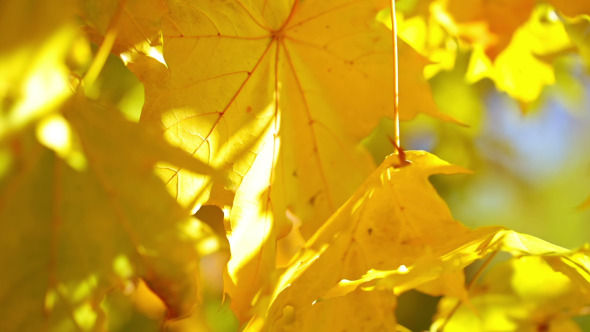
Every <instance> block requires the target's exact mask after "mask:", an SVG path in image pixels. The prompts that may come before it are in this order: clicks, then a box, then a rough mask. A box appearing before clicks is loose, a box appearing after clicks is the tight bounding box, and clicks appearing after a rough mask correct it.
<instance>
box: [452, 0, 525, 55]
mask: <svg viewBox="0 0 590 332" xmlns="http://www.w3.org/2000/svg"><path fill="white" fill-rule="evenodd" d="M534 6H535V1H534V0H491V1H488V0H476V1H460V0H449V1H447V2H446V7H445V11H446V13H447V14H448V15H449V16H450V18H452V20H453V21H454V25H453V26H452V27H451V30H452V31H454V32H455V33H457V35H458V36H459V37H461V38H464V39H466V40H467V41H468V42H469V43H472V44H476V45H480V46H481V47H483V49H484V50H485V53H486V54H487V55H488V57H489V58H490V59H492V60H494V59H495V58H496V56H498V54H500V53H501V52H502V50H504V48H505V47H506V46H507V45H508V44H509V43H510V40H511V39H512V35H513V33H514V32H515V31H516V29H517V28H518V27H519V26H521V25H522V24H523V23H524V22H526V21H527V20H528V18H529V16H530V14H531V12H532V10H533V7H534Z"/></svg>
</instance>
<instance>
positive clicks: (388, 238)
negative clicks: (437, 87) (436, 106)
mask: <svg viewBox="0 0 590 332" xmlns="http://www.w3.org/2000/svg"><path fill="white" fill-rule="evenodd" d="M407 156H408V162H402V161H401V160H400V159H399V156H398V155H391V156H390V157H388V158H387V159H386V160H385V161H384V162H383V164H382V165H381V166H380V167H379V168H378V169H377V170H376V171H375V172H374V173H373V175H371V177H370V178H369V179H368V180H367V181H366V182H365V183H364V184H363V185H362V186H361V187H360V188H359V189H358V190H357V192H356V193H355V195H353V196H352V198H351V199H349V200H348V201H347V203H346V204H345V205H343V206H342V207H341V208H340V209H339V210H338V211H337V212H336V213H335V214H334V215H333V216H332V217H331V218H330V219H329V220H328V221H327V222H326V224H325V225H324V226H322V228H320V230H318V232H316V234H315V235H314V236H313V237H312V238H311V239H310V240H309V241H308V242H307V243H306V245H305V248H304V250H303V251H302V252H301V254H300V255H298V256H296V257H294V259H293V260H292V262H291V265H290V266H289V268H288V269H287V270H286V271H285V272H284V273H283V275H282V276H281V278H280V280H279V283H278V286H277V288H276V289H275V293H274V295H273V301H272V303H271V306H270V308H269V311H268V316H267V320H266V324H267V326H268V327H273V328H277V329H280V328H281V327H284V328H294V329H295V330H299V329H300V328H303V329H311V325H308V324H309V321H308V319H309V320H310V321H311V322H313V321H315V319H316V318H313V317H324V318H323V319H325V320H328V321H334V320H335V319H336V318H330V317H333V316H329V317H328V316H326V315H328V314H330V313H331V314H335V312H342V311H348V310H352V309H353V307H350V306H351V305H353V304H354V303H356V301H355V300H354V298H355V297H356V296H363V297H368V298H372V297H373V296H374V297H375V298H374V300H375V301H377V299H378V298H381V296H383V295H382V294H387V293H389V294H390V296H393V293H391V290H389V292H385V293H381V292H380V291H377V292H375V293H373V295H370V294H364V295H363V292H364V291H362V290H361V289H358V290H354V289H351V290H350V291H351V293H348V292H345V293H346V294H347V296H345V297H344V298H343V299H340V297H334V296H333V295H334V294H329V293H328V292H329V291H330V290H331V289H332V288H333V287H335V286H336V285H338V284H342V285H346V284H347V283H349V282H350V281H353V280H355V279H359V278H361V277H362V276H363V275H364V274H365V273H366V272H367V271H369V270H371V269H373V270H388V269H392V270H393V269H395V270H398V271H400V273H401V274H404V273H407V272H408V271H407V270H405V266H409V265H411V264H413V263H414V262H415V261H416V260H420V259H422V260H425V261H426V260H428V261H433V260H435V258H434V257H433V256H432V253H433V252H434V249H433V248H437V247H447V246H448V243H449V242H451V243H453V242H454V239H456V238H457V237H462V236H465V235H467V234H468V230H467V228H465V227H464V226H462V225H461V224H460V223H458V222H456V221H455V220H453V218H452V216H451V214H450V212H449V211H448V208H447V207H446V205H445V204H444V202H443V201H442V200H441V199H440V197H439V196H438V195H437V194H436V192H435V191H434V189H433V188H432V186H431V185H430V184H429V182H428V180H427V177H428V176H429V175H431V174H436V173H443V174H453V173H459V172H465V169H463V168H461V167H458V166H452V165H449V164H447V163H446V162H444V161H442V160H440V159H438V158H436V157H434V156H433V155H430V154H427V153H425V152H421V151H418V152H408V154H407ZM451 247H452V245H451ZM429 257H432V258H429ZM433 273H434V274H437V275H440V274H441V273H440V271H436V270H433ZM431 279H432V278H431ZM431 279H426V280H423V281H422V283H424V282H426V281H430V280H431ZM441 282H445V281H441ZM452 283H454V284H455V285H456V286H457V287H461V285H462V279H461V278H458V279H455V281H454V282H452ZM418 284H420V281H418ZM435 288H436V287H434V288H432V289H435ZM451 288H452V286H449V289H451ZM359 292H360V293H359ZM443 293H445V291H444V290H443ZM354 294H356V295H354ZM349 296H352V298H350V297H349ZM389 301H394V297H392V298H391V299H390V300H389ZM392 303H394V302H392ZM333 306H334V307H333ZM289 308H291V309H289ZM285 310H291V311H292V312H293V315H294V317H295V318H294V319H292V320H290V321H288V322H287V321H285V320H284V319H282V318H281V317H283V316H284V311H285ZM367 310H369V311H371V310H373V311H374V310H377V309H370V308H369V309H367ZM351 318H352V317H351ZM391 319H392V317H389V316H388V315H381V314H380V315H379V316H378V317H374V319H373V321H372V322H371V324H375V325H373V326H375V327H378V326H387V324H389V323H387V322H391ZM254 321H256V318H255V319H254ZM345 321H347V322H349V324H352V322H353V320H350V321H349V320H346V319H345ZM380 324H385V325H380Z"/></svg>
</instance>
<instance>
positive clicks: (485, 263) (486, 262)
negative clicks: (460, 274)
mask: <svg viewBox="0 0 590 332" xmlns="http://www.w3.org/2000/svg"><path fill="white" fill-rule="evenodd" d="M499 251H500V250H499V249H496V250H494V251H493V252H492V253H491V254H490V255H489V256H488V258H487V259H486V260H485V262H484V263H483V264H482V265H481V266H480V267H479V269H477V271H476V272H475V275H474V276H473V278H471V280H470V281H469V283H467V286H466V289H467V292H469V290H470V289H471V287H473V285H474V284H475V282H476V281H477V279H479V277H481V274H482V273H483V271H484V270H485V269H486V267H488V265H490V263H491V262H492V260H493V259H494V257H496V254H498V252H499ZM461 304H463V300H461V299H459V300H458V301H457V304H455V306H454V307H453V309H452V310H451V312H450V313H449V315H448V316H447V318H445V321H444V322H443V323H442V325H441V326H440V328H439V329H438V330H437V331H439V332H443V331H444V329H445V326H446V325H447V323H448V322H449V321H450V320H451V318H452V317H453V315H454V314H455V312H457V310H458V309H459V307H460V306H461Z"/></svg>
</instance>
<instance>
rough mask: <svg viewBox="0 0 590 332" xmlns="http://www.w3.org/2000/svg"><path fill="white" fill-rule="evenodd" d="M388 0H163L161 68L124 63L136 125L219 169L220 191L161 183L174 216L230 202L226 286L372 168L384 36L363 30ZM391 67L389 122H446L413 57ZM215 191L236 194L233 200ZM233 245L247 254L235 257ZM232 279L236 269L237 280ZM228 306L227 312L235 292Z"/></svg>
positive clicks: (382, 89)
mask: <svg viewBox="0 0 590 332" xmlns="http://www.w3.org/2000/svg"><path fill="white" fill-rule="evenodd" d="M388 4H389V3H388V2H387V1H369V0H367V1H342V0H339V1H335V0H334V1H305V2H299V1H292V2H288V3H270V2H269V3H267V2H263V3H245V2H232V3H223V4H222V3H215V4H213V3H189V2H185V1H168V2H167V6H168V8H169V11H168V13H167V14H166V17H165V18H164V19H163V21H162V34H163V44H164V49H163V51H164V52H163V54H164V58H165V60H166V65H167V68H166V67H164V66H163V65H161V64H159V63H156V62H155V61H151V60H142V59H137V60H136V62H135V63H131V64H130V65H129V67H130V68H131V69H132V70H133V71H134V72H136V73H137V75H138V76H139V77H140V78H141V79H142V81H143V82H144V83H145V86H146V104H145V107H144V110H143V113H142V121H143V123H147V124H154V125H156V126H158V127H159V126H163V128H164V132H165V136H166V137H167V139H168V140H169V141H170V142H173V143H174V144H176V145H178V146H180V147H182V148H183V149H184V150H186V151H188V152H189V153H191V154H193V155H194V156H195V157H196V158H199V159H201V160H204V161H207V162H208V163H210V164H211V165H213V166H214V167H217V168H220V169H226V170H227V171H228V173H227V174H228V181H227V182H225V183H217V184H216V183H213V188H212V189H211V193H210V195H209V197H207V193H206V192H205V189H204V188H206V187H207V186H209V185H210V180H209V179H207V178H205V177H202V176H194V175H191V174H187V172H185V171H184V170H178V169H177V170H175V169H172V168H167V169H163V170H162V173H161V174H162V177H163V178H164V179H165V180H166V181H167V182H168V184H169V188H170V190H171V191H172V192H173V193H174V194H175V196H176V197H177V198H178V200H179V201H180V202H181V203H182V204H183V205H185V206H193V205H195V204H196V205H198V204H202V203H204V202H205V201H207V200H208V201H209V202H211V203H216V204H218V205H232V204H233V205H234V209H235V212H232V218H231V219H232V234H233V235H232V237H233V238H234V240H233V241H234V243H236V244H237V243H238V242H239V243H240V245H234V246H233V248H234V249H233V250H232V251H233V254H234V256H233V257H234V258H232V262H230V267H231V270H232V271H230V275H232V276H233V277H232V278H233V282H238V281H237V280H238V279H242V280H243V281H240V282H239V283H240V285H241V283H242V282H244V284H248V285H252V280H256V279H257V278H258V276H259V275H267V276H268V275H270V273H267V272H269V271H272V270H273V269H274V261H275V259H274V258H273V257H274V255H275V253H274V252H275V250H274V249H273V248H274V244H273V242H274V241H276V239H277V238H280V237H282V236H284V235H286V234H287V232H288V231H289V229H290V227H291V222H290V221H289V220H288V218H287V217H286V215H287V211H289V212H288V213H291V214H294V215H295V216H297V218H299V219H300V220H301V221H302V227H301V232H302V233H303V235H304V237H309V236H310V235H311V234H312V233H313V232H314V231H315V230H316V229H317V228H319V226H320V225H321V223H322V222H323V220H325V219H326V218H328V217H329V216H330V214H331V213H332V212H333V211H334V210H335V209H336V207H338V206H339V205H340V204H342V203H343V202H344V201H345V200H346V198H348V196H349V195H350V194H351V193H352V191H353V190H354V188H355V187H356V186H357V185H358V184H360V183H361V182H362V180H363V179H364V177H365V176H366V175H367V174H368V173H369V171H370V170H371V168H372V167H373V165H372V162H371V160H370V158H369V156H368V154H367V152H366V151H363V150H362V149H361V148H360V147H359V145H358V143H359V141H360V140H361V139H362V138H364V137H365V136H366V135H367V134H368V133H369V132H370V130H371V129H372V128H373V127H374V126H375V125H376V124H377V123H378V121H379V119H380V118H382V117H384V116H391V115H392V114H393V111H392V105H393V96H392V91H393V85H392V84H393V78H392V75H393V66H392V63H393V60H392V56H391V54H392V48H391V32H390V31H389V30H388V29H387V28H386V27H385V26H383V25H382V24H380V23H379V22H377V21H376V20H375V18H376V16H377V13H378V12H379V10H380V9H381V8H383V7H385V6H387V5H388ZM400 57H401V58H402V61H403V60H404V59H408V61H406V65H405V66H401V68H402V69H401V70H400V76H401V82H402V86H403V88H402V90H401V92H400V94H401V95H402V97H404V96H405V97H407V98H405V99H406V101H402V110H401V118H402V119H410V118H413V117H414V116H415V115H416V113H418V112H424V113H427V114H430V115H433V116H439V117H441V118H444V119H447V120H450V118H449V117H445V116H444V115H442V114H441V113H439V112H438V111H437V110H436V109H435V106H434V102H433V100H432V96H431V94H430V93H429V91H430V90H429V87H428V84H427V82H426V81H425V79H424V77H423V73H422V69H423V67H424V65H425V64H426V62H425V61H424V59H422V58H421V57H420V56H419V55H418V54H417V53H415V52H413V51H412V50H411V49H410V48H409V47H406V46H402V47H401V53H400ZM406 83H407V84H406ZM402 100H403V98H402ZM418 100H419V101H420V103H413V102H415V101H418ZM406 103H407V107H405V108H404V105H406ZM263 149H267V152H264V153H263V152H262V151H263ZM261 154H264V155H265V158H264V160H263V161H260V162H258V166H256V167H262V168H265V169H266V171H265V172H264V173H266V174H267V175H266V176H264V178H265V179H264V180H263V182H261V178H262V176H259V177H258V178H257V179H256V180H253V181H256V182H258V183H260V184H261V186H262V187H259V188H257V189H252V190H251V191H248V190H247V189H245V188H242V189H238V186H239V184H240V183H241V181H242V179H243V178H244V176H246V174H247V173H248V172H253V170H252V169H253V167H254V166H253V165H254V163H255V161H254V160H257V159H261V158H260V155H261ZM261 164H264V165H261ZM254 173H257V174H262V173H260V172H254ZM343 178H346V179H347V180H346V181H342V179H343ZM228 190H229V192H236V191H237V192H238V193H237V196H236V200H234V201H233V202H232V199H233V197H231V195H228ZM238 197H242V198H243V197H248V199H246V201H239V200H240V199H241V198H238ZM259 201H261V202H265V203H264V206H263V207H262V208H261V207H259V204H258V202H259ZM248 204H250V205H254V206H255V207H252V208H247V207H245V205H248ZM244 210H248V211H251V212H250V214H249V215H248V216H246V214H245V212H243V211H244ZM258 214H260V216H258ZM253 220H258V221H256V223H255V224H254V221H253ZM239 229H245V231H240V230H239ZM255 230H259V232H256V231H255ZM236 234H238V235H236ZM244 234H257V235H256V236H255V238H258V239H260V240H257V241H253V240H252V236H245V235H244ZM238 236H241V237H243V239H242V240H239V239H237V237H238ZM230 242H232V240H231V239H230ZM248 243H250V244H252V245H248ZM242 245H244V246H246V247H251V248H249V249H237V248H238V247H241V246H242ZM257 249H258V252H256V250H257ZM237 252H240V253H237ZM238 256H239V257H243V258H242V259H240V260H237V259H238ZM246 257H248V259H247V260H251V262H247V260H246V261H244V259H246ZM260 257H265V258H264V259H261V258H260ZM260 262H262V263H260ZM245 264H253V265H255V267H253V268H252V269H250V268H245V267H244V265H245ZM261 264H262V265H261ZM263 266H266V267H263ZM239 269H244V271H245V270H248V271H249V272H248V273H245V272H243V273H240V274H241V275H242V276H241V277H238V276H237V275H238V272H237V271H236V270H239ZM265 278H266V277H265ZM262 283H263V284H269V283H268V282H262ZM256 284H257V285H258V283H256ZM237 288H240V289H242V290H244V291H245V292H257V291H255V289H257V288H258V287H249V288H250V289H251V290H246V288H245V287H242V286H237ZM234 295H236V294H234ZM253 296H254V295H253V294H250V295H249V296H246V299H245V300H244V303H247V305H250V303H251V298H252V297H253ZM240 297H241V296H240ZM233 298H234V301H233V302H232V305H234V304H235V305H237V303H238V296H233ZM241 311H242V310H238V312H241Z"/></svg>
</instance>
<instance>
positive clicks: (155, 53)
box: [148, 46, 168, 67]
mask: <svg viewBox="0 0 590 332" xmlns="http://www.w3.org/2000/svg"><path fill="white" fill-rule="evenodd" d="M148 55H149V56H150V57H152V58H154V59H156V60H158V62H160V63H161V64H163V65H164V66H166V67H168V64H167V63H166V60H164V54H162V46H156V47H150V48H149V51H148Z"/></svg>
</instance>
